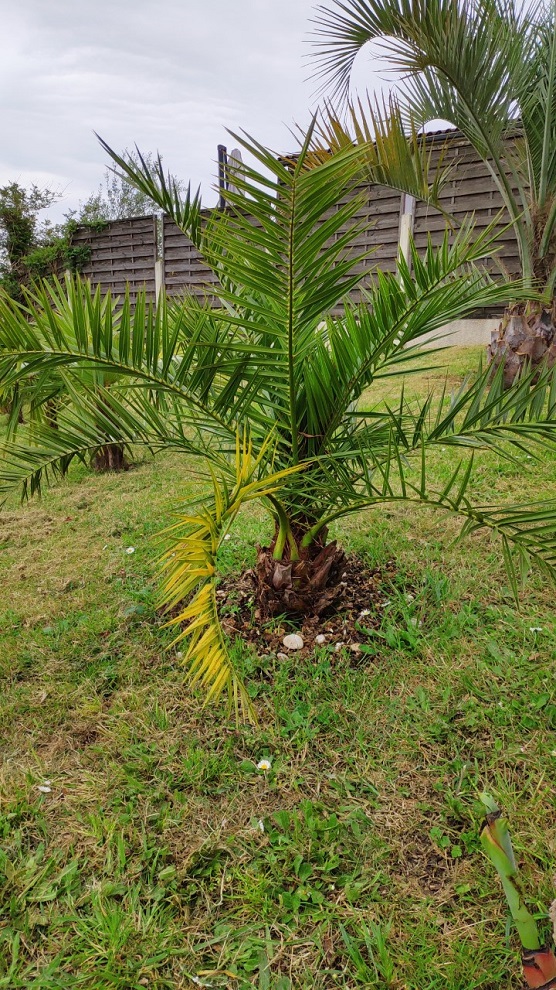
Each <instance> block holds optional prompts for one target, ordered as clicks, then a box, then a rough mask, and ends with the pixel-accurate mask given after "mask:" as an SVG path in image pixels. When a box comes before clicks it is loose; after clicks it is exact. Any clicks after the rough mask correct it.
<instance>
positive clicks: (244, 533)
mask: <svg viewBox="0 0 556 990" xmlns="http://www.w3.org/2000/svg"><path fill="white" fill-rule="evenodd" d="M476 355H477V352H476V351H475V352H474V351H471V352H469V351H465V352H464V351H459V352H458V351H450V352H449V354H448V357H449V360H450V372H451V375H452V377H453V379H454V381H456V380H457V379H458V378H459V377H461V375H462V374H464V373H465V372H466V370H467V369H468V368H471V367H472V366H473V364H474V363H475V360H476ZM441 380H442V373H441V372H434V371H430V372H423V373H422V374H420V375H418V376H416V377H415V378H413V379H410V380H409V383H408V384H409V387H410V389H411V390H412V392H413V394H415V395H417V394H419V393H420V392H422V391H423V389H425V388H426V387H428V386H432V387H436V386H437V385H438V384H439V382H440V381H441ZM385 393H386V388H385V390H384V394H385ZM446 456H447V455H446ZM448 469H449V468H448V465H447V463H446V461H445V459H444V457H442V456H441V454H439V457H438V473H439V477H442V476H443V475H444V474H445V473H446V472H447V471H448ZM555 480H556V466H555V465H554V464H553V463H551V462H549V461H548V459H547V460H545V461H544V462H541V464H540V465H536V464H535V465H532V463H531V462H527V461H525V460H524V463H523V465H522V466H521V467H518V466H511V467H509V466H507V465H503V466H502V465H500V464H497V463H496V462H492V461H491V462H487V461H486V460H485V461H484V462H483V461H481V462H480V463H479V464H478V474H477V483H476V490H477V491H478V493H479V495H480V496H481V497H482V496H483V495H484V497H485V499H487V498H492V497H493V492H495V493H498V494H499V496H500V497H501V498H508V499H514V498H519V497H521V498H527V497H535V495H536V494H538V495H541V496H542V494H543V492H544V493H551V492H552V491H553V486H554V481H555ZM190 486H191V474H190V465H189V464H188V463H187V461H186V460H184V459H181V458H179V457H176V456H167V457H160V458H157V459H156V460H154V461H150V460H145V461H144V462H143V463H141V464H139V465H138V466H137V467H136V468H135V469H134V470H132V471H130V472H128V473H126V474H124V475H122V476H119V477H116V476H106V477H98V476H93V475H91V474H88V473H87V472H86V471H85V470H84V469H83V468H79V469H77V470H75V471H74V472H73V473H72V475H71V477H70V479H69V480H67V481H65V482H63V483H60V484H59V485H57V486H56V487H54V488H52V489H51V490H50V491H48V492H47V493H46V494H45V496H44V498H43V500H42V501H41V502H38V501H35V502H32V503H30V504H29V505H26V506H23V507H20V506H19V505H18V504H17V503H16V501H15V500H14V501H13V502H12V503H10V504H9V505H8V506H7V507H6V509H5V511H4V512H3V513H2V514H0V547H1V549H2V555H1V560H0V568H1V572H2V587H3V588H4V589H5V590H4V594H3V596H2V602H1V604H0V613H1V614H0V629H1V634H0V665H1V672H2V678H3V680H2V683H3V688H2V701H1V712H0V715H1V717H0V726H1V728H0V738H1V745H2V753H3V770H2V776H1V778H0V831H1V835H2V840H1V843H0V848H1V852H0V900H1V907H0V988H6V990H7V988H10V990H12V988H13V990H15V988H20V987H21V988H23V987H25V988H36V990H46V988H74V987H75V988H87V990H104V988H106V990H108V988H117V990H132V988H137V990H140V988H143V987H149V988H157V990H161V988H172V990H178V988H188V987H194V986H196V985H198V982H195V981H201V984H202V985H210V986H213V987H237V988H245V987H250V986H254V987H257V988H259V990H287V988H307V990H309V988H319V990H320V988H322V990H324V988H334V987H341V988H358V987H377V988H388V990H472V988H476V987H480V988H483V990H499V988H500V987H504V988H506V987H509V988H518V987H519V986H520V978H519V963H518V955H517V951H516V949H517V946H516V939H515V936H514V933H513V931H512V930H511V928H510V927H509V926H508V919H507V912H506V909H505V905H504V901H503V898H502V893H501V888H500V886H499V883H498V880H497V879H496V877H495V876H494V874H493V871H492V869H491V868H490V866H489V865H488V864H487V863H486V861H485V860H484V858H483V856H482V854H481V851H480V848H479V842H478V832H479V828H480V822H481V810H480V807H479V805H478V802H477V794H478V792H480V791H481V790H482V789H483V788H485V787H487V788H488V789H489V790H491V791H492V792H493V793H494V794H495V795H496V796H497V798H498V801H499V803H500V804H502V805H503V806H504V808H505V810H506V811H507V813H508V815H509V818H510V823H511V827H512V832H513V835H514V839H515V845H516V848H517V852H518V856H519V858H520V859H521V860H522V863H523V875H524V880H525V882H526V886H527V891H528V902H529V903H530V904H531V905H533V907H534V908H537V909H538V911H539V913H540V914H541V915H542V913H543V912H544V911H545V908H546V906H547V905H548V903H549V902H550V901H551V899H552V898H553V896H554V893H553V889H552V882H553V873H554V860H555V852H556V849H555V837H554V828H553V820H554V800H555V785H554V781H555V779H556V734H555V729H556V704H555V701H554V697H555V693H556V692H555V675H556V663H555V661H556V647H555V645H554V644H555V641H556V640H555V635H554V633H555V621H554V609H553V602H554V590H553V589H552V588H549V587H547V586H546V585H545V583H544V581H543V580H542V579H540V578H539V576H538V575H531V577H530V580H529V582H528V584H527V587H526V588H525V590H524V592H523V594H522V598H521V602H520V609H519V611H516V609H515V607H514V604H513V602H512V599H511V596H510V593H509V590H508V588H507V582H506V579H505V577H504V572H503V567H502V560H501V552H500V548H499V547H498V546H497V544H496V543H495V542H494V541H493V540H492V539H491V538H490V537H489V536H488V535H485V534H482V533H481V534H477V535H476V536H474V537H473V538H472V539H470V540H469V541H468V542H467V543H466V544H464V545H460V546H453V545H450V540H451V537H452V536H453V535H455V533H456V532H457V525H456V524H455V522H452V521H451V520H447V519H446V518H445V517H441V516H436V515H434V514H432V513H430V512H426V511H425V512H423V511H421V512H419V511H417V510H415V509H406V508H399V507H390V508H388V507H387V508H385V509H381V510H380V511H376V512H374V513H372V514H370V513H366V514H361V515H360V516H358V517H354V518H352V519H351V520H348V521H347V522H346V523H345V525H344V526H343V527H342V528H341V529H338V535H339V536H340V538H341V539H342V540H343V542H344V544H345V545H346V546H347V547H348V548H349V549H352V550H356V551H358V552H359V553H361V554H362V555H364V556H365V557H366V559H367V560H369V561H370V562H372V563H373V564H377V563H380V562H381V561H385V560H387V559H392V558H394V559H395V560H396V566H397V572H396V578H395V580H394V582H393V584H392V587H391V588H390V589H389V599H390V604H389V605H388V606H387V607H386V608H385V609H384V615H383V618H382V624H381V629H380V636H376V635H372V634H369V640H368V649H369V652H368V653H366V654H365V657H364V660H363V662H362V661H361V659H360V658H359V659H358V660H357V664H356V665H354V661H353V657H351V659H350V658H349V657H346V656H343V655H341V654H331V653H330V652H328V651H327V650H326V649H322V650H320V651H319V652H318V653H317V655H316V656H315V657H314V658H312V659H311V660H306V661H301V662H300V661H299V660H298V659H297V658H295V659H292V660H288V661H287V662H286V661H284V662H280V661H278V660H277V659H276V658H275V657H273V656H262V657H255V656H254V655H252V654H251V653H250V652H249V651H248V650H246V649H245V648H244V647H243V646H242V644H241V643H237V644H235V646H234V650H235V651H236V653H237V655H238V658H239V659H240V660H241V662H242V663H243V664H244V667H245V670H246V675H247V677H248V683H249V690H250V693H251V694H252V696H253V700H254V704H255V706H256V708H257V711H258V713H259V718H260V723H259V725H258V726H257V727H256V728H253V727H241V728H239V729H238V728H236V726H235V725H234V724H233V723H232V722H230V721H229V720H228V719H227V717H226V713H225V711H224V710H222V709H217V710H214V709H206V710H203V709H202V708H201V705H200V701H199V698H198V696H196V695H192V694H191V693H190V691H189V690H188V689H187V688H186V687H185V686H184V681H183V670H182V668H181V666H180V659H179V657H178V656H177V653H176V650H175V649H174V648H170V649H167V647H168V646H169V643H170V641H171V637H170V635H169V633H168V631H167V630H164V629H163V628H162V624H161V621H160V619H159V617H158V616H157V612H156V609H155V588H156V584H155V582H154V573H155V561H156V557H157V541H156V538H155V536H156V533H157V532H158V531H159V530H160V529H161V528H162V527H163V526H164V525H165V524H167V523H168V522H169V521H170V520H171V515H172V512H173V511H175V509H176V507H177V505H178V503H179V499H180V498H181V497H183V496H184V495H185V494H187V492H189V491H190V490H191V489H190ZM265 533H266V523H265V519H264V517H263V516H262V515H254V514H253V513H252V512H251V510H250V513H249V514H248V515H244V516H243V517H242V518H241V520H240V523H239V524H238V526H237V528H236V530H235V531H234V533H233V537H232V539H231V540H230V541H229V542H228V543H227V544H226V545H225V547H224V551H223V554H222V566H223V569H224V570H228V571H229V570H239V569H241V568H243V567H245V566H247V565H249V564H250V563H251V562H252V561H253V559H254V545H255V543H256V541H257V540H260V539H264V537H265ZM130 547H133V548H134V549H135V552H134V553H130V554H128V553H127V552H126V551H127V549H128V548H130ZM409 589H410V590H409ZM536 628H540V631H537V632H535V631H532V629H536ZM262 757H268V758H269V759H270V760H271V763H272V768H271V770H270V771H269V772H268V773H263V772H260V771H257V769H256V763H257V761H258V760H260V759H261V758H262ZM45 780H49V781H50V785H47V786H50V788H51V790H50V792H48V793H42V792H41V791H39V790H38V787H39V786H42V785H43V782H44V781H45ZM193 977H195V981H194V980H193Z"/></svg>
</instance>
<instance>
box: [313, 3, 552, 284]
mask: <svg viewBox="0 0 556 990" xmlns="http://www.w3.org/2000/svg"><path fill="white" fill-rule="evenodd" d="M317 12H318V15H319V16H318V22H317V23H318V26H317V28H316V31H315V36H314V41H315V46H316V50H317V51H316V64H317V71H318V73H319V74H320V76H321V77H322V79H323V82H324V84H325V85H330V86H332V88H333V90H334V91H335V92H336V93H338V94H341V95H342V96H345V95H346V94H347V90H348V87H349V80H350V75H351V71H352V68H353V63H354V61H355V58H356V56H357V54H358V53H359V51H360V50H361V49H362V47H363V46H364V45H365V44H366V43H368V42H372V41H377V40H378V41H381V42H383V44H382V51H383V52H384V54H385V57H386V58H387V59H388V60H389V61H390V62H391V64H392V66H393V67H395V68H396V69H397V70H398V71H401V72H402V77H403V78H402V83H401V85H400V92H401V102H402V106H403V107H404V109H405V111H406V113H407V114H408V115H409V117H410V118H411V120H412V121H413V124H414V125H417V126H419V125H424V124H426V123H427V122H428V121H430V120H435V119H438V118H440V119H442V120H446V121H449V122H450V123H451V124H453V125H454V126H455V127H458V128H459V129H460V131H461V132H462V133H463V134H464V135H465V137H466V138H467V139H468V140H469V142H470V143H471V144H472V145H473V147H474V148H475V149H476V151H477V152H478V154H479V155H480V157H481V158H482V159H484V161H485V162H486V163H487V164H488V167H489V169H490V172H491V174H492V177H493V179H494V182H495V183H496V185H497V186H498V189H499V191H500V193H501V195H502V198H503V201H504V204H505V206H506V208H507V210H508V213H509V216H510V218H511V220H513V221H516V226H515V230H516V236H517V238H518V244H519V251H520V257H521V263H522V272H523V276H524V278H525V279H527V280H529V281H533V280H534V279H536V280H540V282H541V283H542V286H543V287H544V286H546V287H547V288H548V289H549V290H550V291H552V289H553V287H554V282H555V280H556V251H555V241H554V228H555V224H556V19H555V17H554V7H553V5H552V4H551V3H546V4H545V3H530V4H525V5H522V4H516V3H514V2H513V0H415V2H414V0H332V2H331V3H330V4H329V5H327V6H319V7H318V8H317ZM517 221H519V222H517Z"/></svg>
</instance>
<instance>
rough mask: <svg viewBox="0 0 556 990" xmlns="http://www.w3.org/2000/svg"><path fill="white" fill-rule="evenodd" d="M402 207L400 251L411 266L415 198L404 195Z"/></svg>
mask: <svg viewBox="0 0 556 990" xmlns="http://www.w3.org/2000/svg"><path fill="white" fill-rule="evenodd" d="M400 206H401V213H400V234H399V241H398V250H399V253H400V254H401V256H402V258H404V260H405V261H406V262H407V264H408V265H409V266H410V240H411V235H412V233H413V224H414V221H415V196H409V195H408V194H407V193H404V194H403V196H402V198H401V203H400Z"/></svg>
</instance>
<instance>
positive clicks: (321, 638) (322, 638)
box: [315, 633, 326, 646]
mask: <svg viewBox="0 0 556 990" xmlns="http://www.w3.org/2000/svg"><path fill="white" fill-rule="evenodd" d="M315 643H317V644H318V645H319V646H322V644H323V643H326V636H324V635H323V634H322V633H319V635H318V636H315Z"/></svg>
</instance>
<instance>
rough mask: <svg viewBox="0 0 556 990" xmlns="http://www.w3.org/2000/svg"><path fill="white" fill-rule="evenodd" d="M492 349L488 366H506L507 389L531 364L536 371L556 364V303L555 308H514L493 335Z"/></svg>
mask: <svg viewBox="0 0 556 990" xmlns="http://www.w3.org/2000/svg"><path fill="white" fill-rule="evenodd" d="M492 336H493V339H492V340H491V342H490V344H489V346H488V348H487V354H488V362H489V364H492V365H493V367H494V368H498V367H499V366H500V365H501V364H503V365H504V387H505V388H510V386H511V385H513V383H514V381H515V379H516V378H517V376H518V374H519V372H520V371H521V369H522V368H523V366H524V364H525V363H527V364H528V365H529V367H531V368H536V367H537V365H539V364H541V362H543V361H546V364H547V365H548V367H549V368H552V367H553V365H555V364H556V300H555V301H554V302H553V304H552V306H551V307H546V306H541V305H540V304H532V303H527V304H523V303H521V304H519V305H517V306H513V307H511V308H510V309H509V310H507V312H506V313H505V314H504V318H503V320H502V322H501V324H500V327H499V328H498V332H496V331H495V333H493V335H492Z"/></svg>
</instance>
